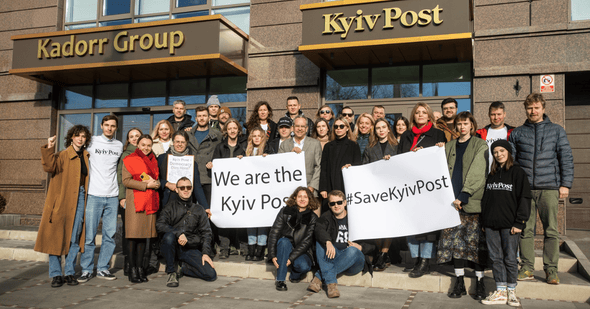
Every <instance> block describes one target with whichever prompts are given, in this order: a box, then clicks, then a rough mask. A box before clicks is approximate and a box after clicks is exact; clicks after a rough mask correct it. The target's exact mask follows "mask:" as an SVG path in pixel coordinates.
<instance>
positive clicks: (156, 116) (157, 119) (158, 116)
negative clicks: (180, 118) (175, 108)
mask: <svg viewBox="0 0 590 309" xmlns="http://www.w3.org/2000/svg"><path fill="white" fill-rule="evenodd" d="M172 115H174V114H172V113H161V114H154V124H153V125H152V129H153V128H155V127H156V124H157V123H158V122H160V120H165V119H168V118H170V116H172ZM150 134H151V131H150Z"/></svg>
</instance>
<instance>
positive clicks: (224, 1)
mask: <svg viewBox="0 0 590 309" xmlns="http://www.w3.org/2000/svg"><path fill="white" fill-rule="evenodd" d="M240 3H250V0H212V2H211V5H212V6H222V5H230V4H240Z"/></svg>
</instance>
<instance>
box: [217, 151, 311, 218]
mask: <svg viewBox="0 0 590 309" xmlns="http://www.w3.org/2000/svg"><path fill="white" fill-rule="evenodd" d="M211 172H212V173H211V184H212V186H211V221H213V223H215V225H217V226H218V227H221V228H229V227H267V226H272V224H273V223H274V221H275V219H276V217H277V214H278V213H279V211H280V210H281V208H282V207H283V206H285V205H286V204H285V201H286V200H287V199H288V198H289V196H291V194H292V193H293V191H295V189H296V188H297V187H299V186H303V187H305V186H306V179H305V156H304V155H298V154H296V153H294V152H290V153H283V154H275V155H268V156H266V157H262V156H255V157H243V158H242V159H238V158H230V159H215V160H213V169H212V171H211Z"/></svg>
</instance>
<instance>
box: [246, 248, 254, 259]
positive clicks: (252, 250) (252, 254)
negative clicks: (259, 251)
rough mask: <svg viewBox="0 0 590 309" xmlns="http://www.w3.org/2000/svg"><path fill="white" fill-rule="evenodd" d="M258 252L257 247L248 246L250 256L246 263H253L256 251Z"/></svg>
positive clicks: (248, 255) (247, 256)
mask: <svg viewBox="0 0 590 309" xmlns="http://www.w3.org/2000/svg"><path fill="white" fill-rule="evenodd" d="M255 250H256V245H248V254H247V255H246V261H252V259H253V258H254V251H255Z"/></svg>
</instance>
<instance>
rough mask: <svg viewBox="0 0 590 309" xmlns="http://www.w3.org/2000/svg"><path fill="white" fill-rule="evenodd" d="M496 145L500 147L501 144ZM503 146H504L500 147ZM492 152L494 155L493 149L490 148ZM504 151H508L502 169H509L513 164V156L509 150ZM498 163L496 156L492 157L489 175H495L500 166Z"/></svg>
mask: <svg viewBox="0 0 590 309" xmlns="http://www.w3.org/2000/svg"><path fill="white" fill-rule="evenodd" d="M496 147H502V146H496ZM502 148H504V147H502ZM490 151H491V152H492V157H494V152H493V150H490ZM506 152H507V153H508V158H507V159H506V163H504V170H506V171H507V170H509V169H511V168H512V166H513V165H514V158H513V157H512V154H511V153H510V151H508V150H506ZM500 166H501V165H500V163H498V161H497V160H496V157H494V162H492V170H491V171H490V175H495V174H496V171H497V170H498V168H499V167H500Z"/></svg>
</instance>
